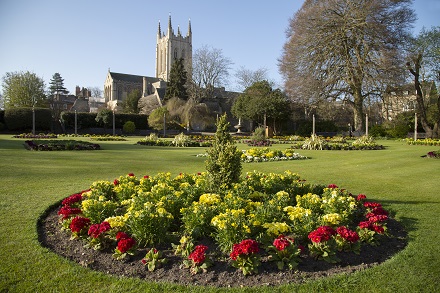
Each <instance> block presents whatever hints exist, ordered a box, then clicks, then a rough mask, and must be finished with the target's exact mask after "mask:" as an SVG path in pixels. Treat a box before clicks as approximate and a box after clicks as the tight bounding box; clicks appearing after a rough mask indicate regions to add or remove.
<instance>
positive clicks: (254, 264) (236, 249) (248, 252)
mask: <svg viewBox="0 0 440 293" xmlns="http://www.w3.org/2000/svg"><path fill="white" fill-rule="evenodd" d="M259 250H260V249H259V247H258V243H257V241H255V240H253V239H245V240H243V241H241V242H240V243H238V244H234V245H233V247H232V252H231V254H230V255H229V256H230V257H231V259H232V266H233V267H235V268H238V269H240V270H241V271H242V272H243V275H245V276H246V275H249V274H253V273H258V267H259V266H260V256H259V254H258V252H259Z"/></svg>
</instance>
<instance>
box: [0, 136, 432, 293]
mask: <svg viewBox="0 0 440 293" xmlns="http://www.w3.org/2000/svg"><path fill="white" fill-rule="evenodd" d="M138 139H139V138H130V139H129V140H127V141H118V142H112V141H106V142H98V143H99V144H100V145H101V147H102V150H94V151H62V152H37V151H27V150H26V149H25V148H24V147H23V142H24V140H22V139H14V138H12V136H11V135H0V170H1V177H0V211H1V215H2V216H1V217H0V229H1V238H0V263H1V266H0V292H224V291H228V292H229V291H231V292H318V291H319V292H324V291H328V292H353V291H356V292H439V291H440V286H439V285H438V277H439V276H440V246H439V245H438V243H440V217H439V216H438V215H439V214H440V197H439V189H440V181H439V173H440V172H439V171H440V160H436V159H426V158H421V156H422V155H425V154H426V153H427V152H429V151H433V150H438V149H439V147H429V146H409V145H406V144H405V143H404V142H401V141H379V143H380V144H383V145H385V146H386V147H387V148H386V149H385V150H377V151H303V150H298V152H299V153H300V154H301V155H305V156H309V157H311V158H312V159H311V160H299V161H286V162H267V163H247V164H243V171H244V172H246V171H252V170H254V169H255V170H259V171H263V172H283V171H284V170H291V171H293V172H297V173H299V174H300V175H301V176H302V177H303V178H304V179H307V180H308V181H309V182H312V183H324V184H331V183H332V184H336V185H338V186H339V187H342V188H346V189H348V190H349V191H350V192H352V193H354V194H358V193H364V194H366V195H367V197H368V199H369V200H375V201H379V202H381V203H382V204H383V205H384V208H386V209H388V210H390V211H392V214H393V215H394V216H395V218H396V219H398V220H399V221H401V222H402V224H403V225H404V227H405V228H406V229H407V231H408V233H409V244H408V246H407V247H406V248H405V249H404V250H403V251H401V252H400V253H398V254H397V255H395V256H393V257H392V258H391V259H389V260H388V261H386V262H385V263H383V264H381V265H378V266H375V267H373V268H371V269H367V270H364V271H360V272H356V273H353V274H344V275H337V276H334V277H330V278H324V279H320V280H316V281H310V282H306V283H304V284H300V285H296V284H291V285H285V286H281V287H275V288H274V287H270V288H268V287H264V286H262V287H259V288H252V289H249V288H241V289H240V288H237V289H218V288H203V287H196V286H193V287H183V286H180V285H175V284H165V283H147V282H144V281H142V280H139V279H129V278H123V277H115V276H109V275H105V274H103V273H98V272H94V271H91V270H89V269H87V268H83V267H81V266H80V265H78V264H76V263H72V262H70V261H68V260H65V259H63V258H61V257H59V256H58V255H56V254H54V253H52V252H51V251H49V250H48V249H45V248H43V247H41V246H40V244H39V242H38V234H37V221H38V218H39V217H40V216H41V215H42V214H43V213H44V212H45V210H46V209H47V208H49V207H50V206H51V205H53V204H55V203H57V202H58V201H60V200H61V199H63V198H64V197H66V196H68V195H70V194H72V193H75V192H78V191H81V190H84V189H86V188H88V187H89V186H90V184H91V183H92V182H94V181H96V180H113V179H115V178H117V177H119V176H120V175H125V174H128V173H130V172H132V173H134V174H136V175H138V176H141V175H148V174H150V175H154V174H156V173H158V172H171V173H172V174H173V175H178V174H179V173H180V172H187V173H197V172H200V171H204V170H205V169H204V160H205V159H204V158H197V157H196V155H197V154H199V153H203V152H204V151H205V149H203V148H172V147H147V146H140V145H135V142H136V141H137V140H138ZM85 140H87V139H85ZM238 147H239V149H245V148H249V147H247V146H245V145H241V144H240V145H238ZM286 147H288V145H274V148H278V149H281V150H283V149H285V148H286Z"/></svg>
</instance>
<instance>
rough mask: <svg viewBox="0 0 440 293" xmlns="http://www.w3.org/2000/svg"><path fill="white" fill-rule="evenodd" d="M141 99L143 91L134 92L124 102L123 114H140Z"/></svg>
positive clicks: (136, 90)
mask: <svg viewBox="0 0 440 293" xmlns="http://www.w3.org/2000/svg"><path fill="white" fill-rule="evenodd" d="M140 98H141V91H140V90H139V89H135V90H132V91H131V92H130V93H129V94H128V95H127V98H125V100H124V101H123V102H122V109H123V112H124V113H128V114H137V113H139V108H138V103H139V99H140Z"/></svg>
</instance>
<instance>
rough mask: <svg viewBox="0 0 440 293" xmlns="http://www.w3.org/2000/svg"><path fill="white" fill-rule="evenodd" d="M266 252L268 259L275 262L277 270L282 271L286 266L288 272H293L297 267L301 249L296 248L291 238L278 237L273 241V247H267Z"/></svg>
mask: <svg viewBox="0 0 440 293" xmlns="http://www.w3.org/2000/svg"><path fill="white" fill-rule="evenodd" d="M268 250H269V253H270V256H269V257H270V259H273V260H275V261H276V262H277V267H278V269H279V270H283V269H284V266H286V265H287V267H288V268H289V270H293V269H294V268H296V267H297V266H298V263H299V261H300V259H299V255H300V253H301V249H299V248H298V246H297V245H296V244H295V240H294V239H293V238H292V237H288V236H284V235H280V236H278V237H277V238H276V239H275V240H274V241H273V245H270V246H268Z"/></svg>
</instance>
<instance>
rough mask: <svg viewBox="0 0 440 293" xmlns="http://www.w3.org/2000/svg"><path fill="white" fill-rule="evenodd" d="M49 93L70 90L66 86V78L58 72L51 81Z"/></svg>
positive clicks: (65, 92) (62, 92) (53, 93)
mask: <svg viewBox="0 0 440 293" xmlns="http://www.w3.org/2000/svg"><path fill="white" fill-rule="evenodd" d="M49 93H50V94H51V95H58V94H68V93H69V91H68V90H67V89H66V88H65V87H64V79H63V78H62V77H61V75H60V74H59V73H58V72H56V73H54V75H53V76H52V79H51V80H50V82H49Z"/></svg>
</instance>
